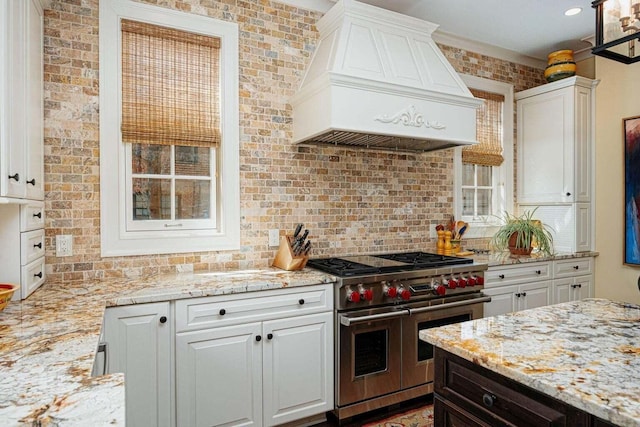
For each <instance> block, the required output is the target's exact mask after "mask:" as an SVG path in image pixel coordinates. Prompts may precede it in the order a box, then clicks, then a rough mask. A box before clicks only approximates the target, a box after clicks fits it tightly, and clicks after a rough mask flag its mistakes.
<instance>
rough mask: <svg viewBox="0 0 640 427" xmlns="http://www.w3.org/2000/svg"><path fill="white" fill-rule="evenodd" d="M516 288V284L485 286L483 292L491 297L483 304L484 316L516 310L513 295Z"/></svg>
mask: <svg viewBox="0 0 640 427" xmlns="http://www.w3.org/2000/svg"><path fill="white" fill-rule="evenodd" d="M517 290H518V287H517V286H500V287H497V288H491V289H486V288H485V290H484V291H483V292H484V294H486V295H488V296H490V297H491V302H486V303H485V304H484V317H491V316H499V315H501V314H507V313H511V312H514V311H517V300H516V297H515V293H516V291H517Z"/></svg>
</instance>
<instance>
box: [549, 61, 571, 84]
mask: <svg viewBox="0 0 640 427" xmlns="http://www.w3.org/2000/svg"><path fill="white" fill-rule="evenodd" d="M575 74H576V63H575V62H564V63H559V64H554V65H549V66H548V67H547V68H546V69H545V70H544V78H545V79H546V80H547V81H548V82H555V81H556V80H560V79H564V78H566V77H571V76H574V75H575Z"/></svg>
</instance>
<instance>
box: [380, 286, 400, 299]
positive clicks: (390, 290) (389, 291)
mask: <svg viewBox="0 0 640 427" xmlns="http://www.w3.org/2000/svg"><path fill="white" fill-rule="evenodd" d="M383 292H384V294H385V295H386V296H388V297H389V298H395V297H397V296H398V288H396V287H395V286H385V287H384V290H383Z"/></svg>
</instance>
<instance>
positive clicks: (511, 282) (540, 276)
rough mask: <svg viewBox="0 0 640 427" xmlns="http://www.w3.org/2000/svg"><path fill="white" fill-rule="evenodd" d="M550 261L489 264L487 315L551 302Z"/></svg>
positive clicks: (540, 305)
mask: <svg viewBox="0 0 640 427" xmlns="http://www.w3.org/2000/svg"><path fill="white" fill-rule="evenodd" d="M551 274H552V271H551V263H550V262H531V263H523V264H518V265H505V266H499V267H489V269H488V270H487V272H486V273H485V289H484V293H485V294H486V295H488V296H490V297H491V302H488V303H485V304H484V316H485V317H489V316H497V315H500V314H506V313H511V312H514V311H519V310H525V309H529V308H535V307H542V306H545V305H549V304H550V303H551Z"/></svg>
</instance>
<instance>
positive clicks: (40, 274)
mask: <svg viewBox="0 0 640 427" xmlns="http://www.w3.org/2000/svg"><path fill="white" fill-rule="evenodd" d="M33 277H37V278H38V279H42V271H41V272H39V273H38V274H34V275H33Z"/></svg>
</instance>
